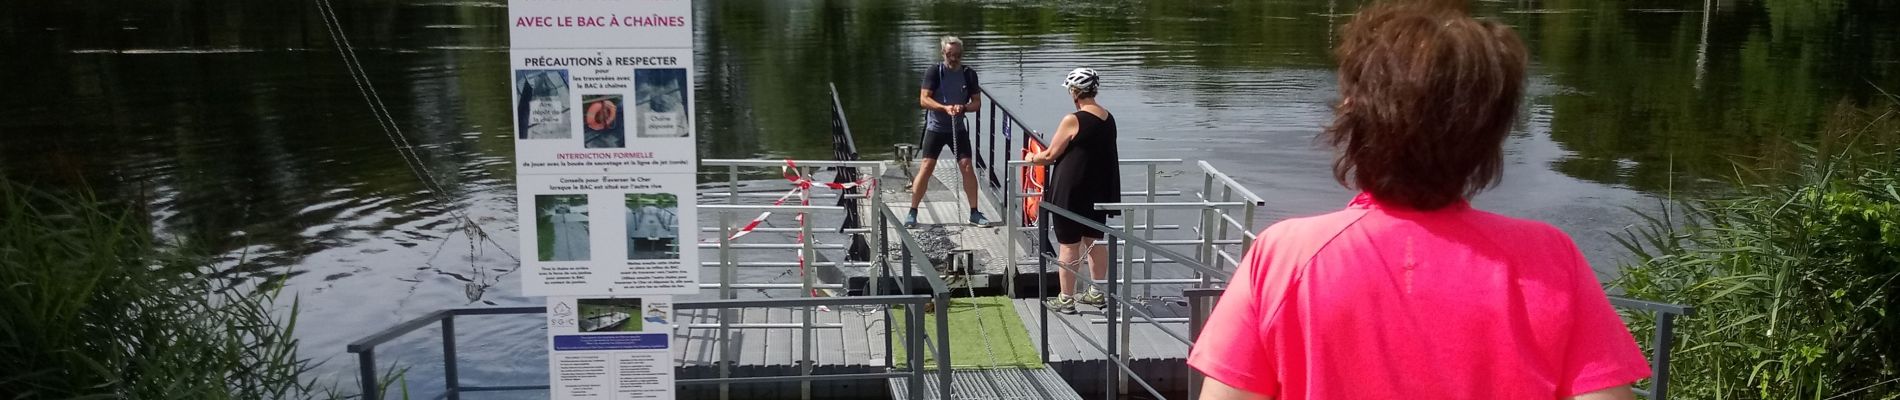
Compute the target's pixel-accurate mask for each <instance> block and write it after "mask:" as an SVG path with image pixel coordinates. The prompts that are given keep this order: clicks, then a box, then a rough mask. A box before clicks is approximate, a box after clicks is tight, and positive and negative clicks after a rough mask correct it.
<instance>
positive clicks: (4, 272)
mask: <svg viewBox="0 0 1900 400" xmlns="http://www.w3.org/2000/svg"><path fill="white" fill-rule="evenodd" d="M142 217H143V215H142V214H136V213H134V212H131V211H130V210H117V209H114V208H113V207H112V206H109V205H105V204H103V203H101V202H99V201H97V200H95V199H94V198H92V197H90V196H85V195H79V196H68V195H55V194H49V193H45V192H41V191H37V190H34V189H31V188H28V187H26V186H24V185H21V184H17V183H12V182H8V181H7V180H6V179H5V178H4V177H0V286H3V288H0V397H4V398H14V399H43V398H44V399H51V398H106V399H110V398H123V399H279V398H294V397H306V396H310V395H311V392H312V390H311V389H312V388H313V387H314V386H315V385H314V384H313V382H311V381H308V380H303V379H302V378H301V376H302V374H303V373H304V372H306V371H308V370H309V369H310V364H309V362H308V361H307V360H306V359H303V358H299V357H298V356H297V351H296V347H297V340H296V338H295V337H294V336H293V335H292V333H293V332H294V331H295V330H296V325H297V318H296V316H297V314H298V311H299V307H298V303H297V301H296V300H294V299H293V300H290V301H289V304H281V303H279V302H278V299H279V296H278V290H277V289H275V288H272V287H254V286H253V287H244V286H240V285H241V284H239V283H235V281H233V280H227V279H220V277H218V276H217V273H216V271H215V270H213V269H212V268H211V266H212V264H211V259H210V258H209V257H204V256H199V255H196V254H194V253H192V252H190V251H185V250H180V249H179V247H178V246H174V245H171V244H163V243H159V242H158V241H156V240H155V238H154V237H153V235H152V234H151V233H150V228H149V224H147V223H145V222H144V220H143V219H142Z"/></svg>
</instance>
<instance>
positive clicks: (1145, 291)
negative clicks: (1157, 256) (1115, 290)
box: [1122, 164, 1157, 297]
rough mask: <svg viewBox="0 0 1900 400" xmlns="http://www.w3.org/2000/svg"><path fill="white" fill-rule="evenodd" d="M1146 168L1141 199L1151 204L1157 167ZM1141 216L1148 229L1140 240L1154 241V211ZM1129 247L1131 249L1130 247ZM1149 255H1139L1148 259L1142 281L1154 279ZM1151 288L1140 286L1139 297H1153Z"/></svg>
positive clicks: (1153, 267) (1152, 261)
mask: <svg viewBox="0 0 1900 400" xmlns="http://www.w3.org/2000/svg"><path fill="white" fill-rule="evenodd" d="M1147 167H1148V175H1147V178H1148V179H1147V181H1148V190H1147V191H1146V192H1144V193H1147V195H1146V196H1145V197H1143V199H1144V200H1143V201H1145V202H1148V203H1153V202H1155V183H1156V182H1155V178H1156V177H1155V168H1156V167H1157V165H1155V164H1148V165H1147ZM1142 214H1143V220H1142V224H1143V225H1147V226H1148V228H1147V229H1144V230H1142V235H1141V238H1142V239H1148V240H1154V238H1155V230H1154V226H1155V210H1154V209H1152V208H1151V209H1148V210H1145V211H1142ZM1128 219H1132V218H1128ZM1125 220H1126V219H1125ZM1122 225H1134V224H1126V223H1125V224H1122ZM1131 247H1132V246H1131ZM1151 254H1152V253H1149V252H1147V251H1143V252H1141V255H1142V258H1147V259H1149V260H1147V261H1143V262H1142V263H1141V278H1142V279H1154V278H1155V263H1154V260H1153V258H1154V257H1153V256H1152V255H1151ZM1153 288H1154V287H1153V286H1146V285H1144V286H1142V287H1141V296H1142V297H1151V296H1153V295H1154V291H1153Z"/></svg>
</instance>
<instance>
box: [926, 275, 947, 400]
mask: <svg viewBox="0 0 1900 400" xmlns="http://www.w3.org/2000/svg"><path fill="white" fill-rule="evenodd" d="M919 320H921V318H920V319H919ZM952 372H954V370H952V369H951V368H950V292H948V291H946V292H944V293H937V385H938V386H937V392H938V397H937V398H939V399H949V398H952V397H950V389H951V386H952V385H951V382H950V379H951V378H950V376H951V375H950V374H951V373H952Z"/></svg>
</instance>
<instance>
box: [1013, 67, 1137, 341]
mask: <svg viewBox="0 0 1900 400" xmlns="http://www.w3.org/2000/svg"><path fill="white" fill-rule="evenodd" d="M1062 86H1064V87H1067V88H1068V89H1069V98H1070V99H1072V100H1074V101H1075V108H1076V112H1074V113H1071V114H1069V115H1066V116H1063V117H1062V125H1061V126H1060V127H1058V128H1056V133H1055V135H1054V136H1053V137H1052V138H1051V140H1050V143H1049V148H1048V149H1046V150H1043V151H1042V152H1041V153H1037V154H1032V155H1030V156H1029V157H1028V161H1029V162H1031V163H1035V164H1049V163H1054V164H1055V172H1054V173H1053V174H1052V175H1053V176H1052V178H1053V179H1051V180H1050V182H1049V185H1048V188H1046V189H1044V190H1043V195H1042V201H1043V202H1044V203H1045V204H1054V205H1056V206H1057V207H1061V208H1062V209H1064V210H1069V211H1071V212H1074V213H1076V214H1080V215H1082V216H1083V217H1086V218H1088V219H1089V220H1091V221H1094V222H1096V223H1099V224H1107V222H1108V217H1109V216H1110V215H1112V214H1115V212H1113V211H1101V210H1096V209H1095V205H1096V204H1097V203H1118V202H1121V186H1122V185H1121V168H1120V167H1119V166H1118V160H1119V159H1120V157H1119V156H1118V155H1117V154H1116V151H1115V116H1113V115H1110V114H1109V113H1108V109H1105V108H1102V106H1101V104H1097V103H1096V102H1095V93H1096V88H1097V87H1099V86H1101V78H1100V76H1098V75H1096V73H1095V70H1092V69H1088V68H1076V69H1075V70H1074V71H1071V72H1069V76H1068V79H1065V80H1064V81H1063V83H1062ZM1049 218H1050V219H1049V221H1050V229H1051V230H1053V231H1055V236H1056V243H1057V244H1058V245H1059V246H1058V247H1059V249H1058V262H1059V263H1060V266H1061V268H1059V269H1058V272H1057V273H1058V274H1060V275H1061V277H1062V282H1061V285H1062V294H1061V295H1059V296H1057V297H1056V298H1055V299H1051V300H1048V302H1047V303H1048V306H1049V307H1050V308H1054V309H1055V310H1056V311H1059V312H1064V313H1074V312H1075V303H1077V302H1081V303H1083V304H1090V305H1094V306H1097V307H1099V306H1101V305H1102V304H1103V303H1104V299H1103V296H1102V292H1101V291H1099V290H1096V289H1095V288H1094V287H1092V286H1091V287H1090V288H1089V290H1088V293H1086V294H1083V295H1082V296H1081V297H1079V298H1078V297H1076V295H1075V279H1076V274H1078V273H1080V272H1081V267H1082V255H1083V254H1084V253H1087V254H1088V258H1089V272H1090V274H1091V275H1092V277H1091V278H1090V279H1093V278H1096V277H1105V276H1107V274H1108V249H1106V248H1102V247H1096V246H1095V241H1096V240H1098V239H1101V238H1102V231H1100V230H1096V229H1093V228H1089V227H1087V226H1084V225H1082V223H1080V222H1076V221H1074V220H1070V219H1068V218H1065V217H1062V216H1059V215H1053V214H1051V215H1050V217H1049Z"/></svg>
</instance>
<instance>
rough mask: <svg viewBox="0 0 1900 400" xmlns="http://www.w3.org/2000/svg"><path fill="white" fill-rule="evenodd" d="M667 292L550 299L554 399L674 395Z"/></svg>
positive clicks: (632, 399) (635, 399)
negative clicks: (644, 294)
mask: <svg viewBox="0 0 1900 400" xmlns="http://www.w3.org/2000/svg"><path fill="white" fill-rule="evenodd" d="M669 299H670V298H669V297H668V296H647V297H549V298H548V371H549V376H548V384H549V386H550V387H549V391H550V392H549V393H551V394H552V396H551V397H552V398H555V399H600V400H651V399H672V398H674V396H675V392H674V390H673V352H672V351H670V348H671V345H672V339H673V337H672V336H673V333H672V331H673V328H672V327H671V326H670V324H672V321H671V319H672V316H673V304H672V302H671V301H670V300H669Z"/></svg>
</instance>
